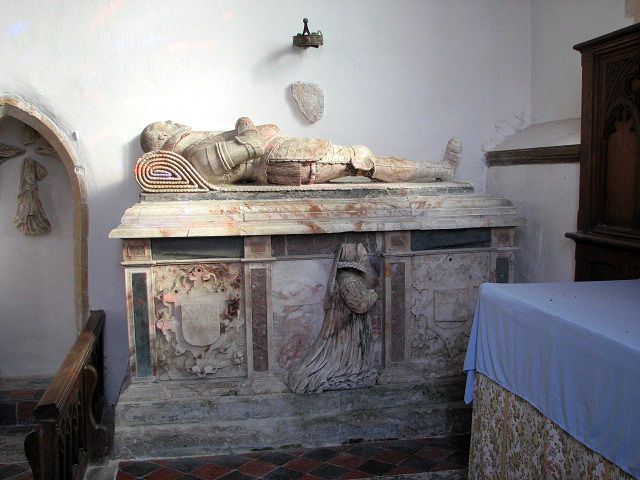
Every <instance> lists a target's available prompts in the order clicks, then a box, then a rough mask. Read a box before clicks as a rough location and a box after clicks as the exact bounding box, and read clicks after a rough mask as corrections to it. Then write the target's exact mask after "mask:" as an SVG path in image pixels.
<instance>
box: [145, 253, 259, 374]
mask: <svg viewBox="0 0 640 480" xmlns="http://www.w3.org/2000/svg"><path fill="white" fill-rule="evenodd" d="M241 267H242V266H241V264H239V263H202V264H191V265H158V266H155V267H153V278H154V285H153V292H154V304H155V319H154V320H155V328H156V335H155V339H156V340H155V351H156V356H157V375H158V378H160V379H162V380H166V379H182V378H193V377H211V378H238V377H245V376H246V356H247V352H246V329H245V326H244V325H245V318H244V311H243V309H242V306H241V295H242V287H241V285H242V273H241V272H242V268H241Z"/></svg>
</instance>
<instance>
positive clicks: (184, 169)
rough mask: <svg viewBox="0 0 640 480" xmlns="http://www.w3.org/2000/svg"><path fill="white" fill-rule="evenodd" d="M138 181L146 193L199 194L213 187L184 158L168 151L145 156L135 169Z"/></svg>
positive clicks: (150, 153)
mask: <svg viewBox="0 0 640 480" xmlns="http://www.w3.org/2000/svg"><path fill="white" fill-rule="evenodd" d="M135 176H136V180H137V181H138V183H139V184H140V186H141V187H142V189H143V190H144V191H145V192H176V193H181V192H186V193H197V192H207V191H209V190H211V185H210V184H209V183H208V182H207V181H206V180H205V179H204V178H202V175H200V174H199V173H198V172H197V171H196V169H195V168H193V167H192V166H191V164H190V163H189V162H187V161H186V160H185V159H184V158H183V157H182V156H180V155H178V154H176V153H174V152H167V151H162V150H158V151H153V152H149V153H146V154H144V155H143V156H142V157H140V159H139V160H138V163H137V164H136V168H135Z"/></svg>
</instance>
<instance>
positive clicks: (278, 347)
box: [271, 258, 333, 373]
mask: <svg viewBox="0 0 640 480" xmlns="http://www.w3.org/2000/svg"><path fill="white" fill-rule="evenodd" d="M332 265H333V259H330V258H328V259H310V260H290V261H281V262H276V263H274V264H273V270H272V277H271V278H272V287H271V288H272V298H273V302H272V303H273V339H272V340H273V342H272V345H273V353H274V358H275V362H274V366H275V371H276V372H277V373H282V372H285V371H289V370H290V369H291V368H292V367H295V366H297V364H298V362H299V361H300V360H301V359H302V358H303V357H304V355H305V353H306V352H307V351H308V350H309V348H310V346H311V344H312V343H313V341H314V340H315V339H316V337H317V336H318V333H319V332H320V328H321V327H322V321H323V320H324V308H323V302H324V297H325V294H326V291H327V282H328V281H329V277H330V276H331V268H332Z"/></svg>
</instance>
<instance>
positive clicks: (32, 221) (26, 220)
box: [14, 158, 51, 235]
mask: <svg viewBox="0 0 640 480" xmlns="http://www.w3.org/2000/svg"><path fill="white" fill-rule="evenodd" d="M46 176H47V169H46V168H44V166H43V165H41V164H40V163H38V162H36V161H35V160H33V159H31V158H25V159H24V160H23V161H22V170H21V171H20V193H19V194H18V212H17V213H16V218H15V220H14V223H15V224H16V227H17V228H18V230H20V231H21V232H22V233H24V234H25V235H43V234H45V233H49V232H50V231H51V224H50V223H49V219H48V218H47V215H46V213H45V212H44V208H43V207H42V202H41V201H40V196H39V195H38V182H39V181H40V180H42V179H43V178H44V177H46Z"/></svg>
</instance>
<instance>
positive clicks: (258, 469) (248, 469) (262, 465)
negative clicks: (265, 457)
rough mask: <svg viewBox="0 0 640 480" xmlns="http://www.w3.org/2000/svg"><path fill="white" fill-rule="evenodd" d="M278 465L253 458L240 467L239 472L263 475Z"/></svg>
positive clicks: (255, 475)
mask: <svg viewBox="0 0 640 480" xmlns="http://www.w3.org/2000/svg"><path fill="white" fill-rule="evenodd" d="M277 467H278V466H277V465H274V464H273V463H267V462H261V461H260V460H253V461H251V462H249V463H245V464H244V465H242V466H241V467H240V468H238V471H239V472H242V473H246V474H247V475H253V476H254V477H261V476H263V475H266V474H267V473H269V472H270V471H271V470H275V469H276V468H277Z"/></svg>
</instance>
